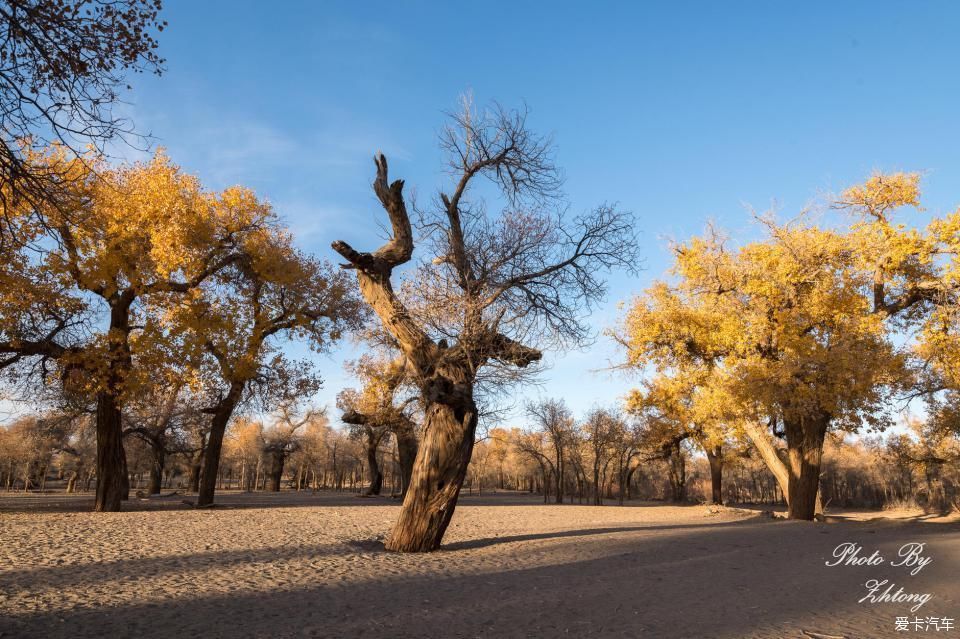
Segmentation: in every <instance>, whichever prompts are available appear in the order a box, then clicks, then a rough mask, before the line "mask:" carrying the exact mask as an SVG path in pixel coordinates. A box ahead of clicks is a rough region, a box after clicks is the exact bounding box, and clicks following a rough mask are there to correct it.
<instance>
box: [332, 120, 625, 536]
mask: <svg viewBox="0 0 960 639" xmlns="http://www.w3.org/2000/svg"><path fill="white" fill-rule="evenodd" d="M526 120H527V113H526V112H525V111H515V110H505V109H503V108H501V107H500V106H498V105H493V107H492V108H491V109H489V110H488V111H485V112H483V113H477V112H475V111H474V110H473V109H472V108H471V107H470V106H469V105H467V106H466V108H464V110H463V111H462V112H460V113H457V114H453V115H452V116H451V122H450V124H449V126H447V127H446V128H445V129H444V131H443V132H442V133H441V137H440V143H441V147H442V149H443V150H444V151H445V152H446V154H447V156H448V160H449V165H448V169H449V171H450V173H451V174H452V177H453V181H452V184H451V186H450V188H449V189H444V190H441V191H440V193H439V194H438V196H437V198H436V199H434V200H433V201H431V202H430V204H429V205H427V206H424V207H422V208H420V207H414V209H415V211H416V212H417V213H418V222H419V227H420V230H422V231H423V235H424V238H425V244H426V248H427V250H428V252H429V256H428V257H427V259H425V260H423V261H421V262H420V263H419V264H418V265H417V268H416V270H415V273H414V275H415V276H414V277H412V278H410V279H409V280H408V281H406V282H405V286H404V287H403V288H401V289H400V290H399V291H398V290H395V289H394V287H393V282H392V275H393V271H394V269H396V268H397V267H400V266H401V265H404V264H406V263H408V262H410V261H411V258H412V256H413V250H414V239H413V229H412V225H411V221H410V216H409V214H408V211H407V205H406V202H405V200H404V196H403V185H404V183H403V180H396V181H394V182H392V183H391V182H390V181H389V180H388V178H387V159H386V157H384V156H383V155H382V154H381V155H378V156H377V157H376V158H375V162H376V167H377V175H376V179H375V180H374V183H373V188H374V191H375V193H376V195H377V197H378V198H379V200H380V202H381V204H382V205H383V208H384V209H385V210H386V212H387V215H388V216H389V219H390V224H391V227H392V237H391V238H390V239H389V241H387V243H386V244H384V245H383V246H382V247H380V248H379V249H378V250H376V251H374V252H372V253H364V252H360V251H357V250H356V249H354V248H353V247H351V246H350V245H349V244H347V243H346V242H343V241H337V242H334V243H333V248H334V250H336V251H337V252H338V253H339V254H340V255H342V256H343V257H344V258H345V259H346V260H347V264H346V265H345V266H346V267H347V268H352V269H356V272H357V279H358V281H359V285H360V290H361V292H362V294H363V296H364V298H365V299H366V301H367V303H368V304H369V305H370V306H371V307H372V308H373V310H374V312H376V314H377V315H378V316H379V318H380V320H381V322H382V323H383V326H384V328H385V329H386V331H387V332H388V333H390V334H391V335H392V336H393V338H394V339H395V340H396V342H397V344H398V345H399V347H400V350H401V351H402V352H403V354H404V356H405V357H406V359H407V362H408V366H409V368H410V370H411V375H412V378H413V380H414V382H415V383H416V385H417V386H418V387H419V392H420V394H421V401H422V403H423V407H424V425H423V440H422V441H421V444H420V450H419V452H418V454H417V458H416V461H415V463H414V470H413V478H412V480H411V484H410V488H409V489H408V491H407V495H406V498H405V499H404V502H403V507H402V508H401V511H400V516H399V518H398V520H397V522H396V524H395V525H394V528H393V531H392V532H391V534H390V538H389V540H388V541H387V544H386V546H387V548H388V549H390V550H397V551H413V552H417V551H431V550H435V549H436V548H438V547H439V545H440V542H441V540H442V539H443V533H444V531H445V530H446V528H447V526H448V524H449V523H450V519H451V517H452V516H453V511H454V508H455V506H456V503H457V497H458V495H459V492H460V487H461V485H462V483H463V480H464V477H465V475H466V471H467V465H468V464H469V462H470V455H471V452H472V450H473V443H474V434H475V431H476V428H477V419H478V403H477V400H478V397H477V394H476V391H477V388H478V387H477V385H478V382H481V381H483V379H490V378H489V377H486V378H484V377H483V375H484V373H482V372H481V371H482V370H483V369H486V371H485V374H486V375H489V371H490V370H491V369H492V370H495V371H502V372H504V373H512V372H514V371H517V370H520V371H524V370H526V371H528V372H529V371H531V370H533V371H535V370H536V367H535V366H531V365H534V364H535V363H536V362H539V361H540V360H541V358H542V352H541V351H542V350H543V349H544V348H546V347H552V346H569V345H579V344H583V343H584V342H585V341H586V340H588V339H589V337H590V329H589V326H588V325H587V324H586V322H585V317H584V315H585V312H586V311H589V310H590V309H591V307H592V306H593V305H594V304H595V303H596V302H597V301H599V300H600V299H601V297H602V295H603V294H604V292H605V290H606V286H605V283H604V281H603V279H602V274H603V273H604V272H605V271H608V270H610V269H612V268H615V267H623V268H626V269H627V270H631V271H632V270H634V269H635V268H636V266H637V247H636V241H635V237H634V231H633V219H632V216H631V215H629V214H627V213H624V212H621V211H619V210H618V209H617V208H615V207H613V206H606V205H604V206H600V207H598V208H596V209H595V210H593V211H591V212H589V213H586V214H583V215H576V216H572V215H569V214H568V212H567V207H566V206H565V205H564V203H563V197H562V194H561V191H560V187H561V184H562V180H561V176H560V173H559V171H558V169H557V167H556V165H555V164H554V158H553V152H552V144H551V141H550V140H549V139H548V138H544V137H541V136H538V135H535V134H534V133H532V132H531V131H530V130H529V129H528V128H527V122H526ZM484 180H487V182H488V186H489V185H492V186H493V187H494V188H493V189H489V188H488V189H487V191H488V192H494V193H498V194H499V196H500V198H501V199H500V203H501V207H500V210H499V213H495V212H492V211H491V208H492V207H493V206H494V205H495V202H494V201H491V200H490V199H489V198H486V197H484V194H483V189H482V188H481V184H482V182H483V181H484Z"/></svg>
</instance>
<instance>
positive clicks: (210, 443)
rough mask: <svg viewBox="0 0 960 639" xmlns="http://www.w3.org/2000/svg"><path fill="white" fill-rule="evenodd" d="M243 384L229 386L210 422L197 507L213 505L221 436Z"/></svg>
mask: <svg viewBox="0 0 960 639" xmlns="http://www.w3.org/2000/svg"><path fill="white" fill-rule="evenodd" d="M244 387H245V383H244V382H242V381H235V382H233V383H231V384H230V390H229V391H228V392H227V394H226V396H225V397H224V398H223V399H221V400H220V403H219V404H218V405H217V408H216V411H215V412H214V414H213V419H212V420H211V421H210V434H209V435H208V436H207V445H206V452H205V453H204V459H203V465H204V468H203V478H202V479H201V481H200V486H199V490H198V494H197V505H198V506H209V505H211V504H213V495H214V492H215V491H216V488H217V483H216V482H217V473H218V472H219V470H220V455H221V454H222V451H223V435H224V433H225V432H226V431H227V424H229V423H230V418H231V417H233V411H234V410H235V409H236V407H237V404H239V403H240V398H241V397H242V396H243V389H244Z"/></svg>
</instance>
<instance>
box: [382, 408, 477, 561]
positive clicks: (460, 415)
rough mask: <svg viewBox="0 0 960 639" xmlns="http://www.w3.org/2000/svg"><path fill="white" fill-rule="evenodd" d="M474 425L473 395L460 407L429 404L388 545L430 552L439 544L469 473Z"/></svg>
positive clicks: (475, 420)
mask: <svg viewBox="0 0 960 639" xmlns="http://www.w3.org/2000/svg"><path fill="white" fill-rule="evenodd" d="M476 428H477V409H476V405H475V404H473V401H472V399H470V400H469V403H468V405H467V406H466V407H465V408H464V409H460V410H458V409H456V408H455V407H454V406H450V405H447V404H441V403H431V404H429V405H428V406H427V410H426V419H425V421H424V438H423V443H422V444H421V445H420V450H419V451H418V453H417V457H416V461H415V462H414V467H413V477H412V479H411V482H410V488H409V489H408V490H407V495H406V497H405V498H404V500H403V506H402V507H401V509H400V516H399V518H398V519H397V522H396V524H395V525H394V527H393V531H392V532H391V533H390V538H389V539H388V540H387V543H386V547H387V549H388V550H395V551H401V552H428V551H432V550H436V549H437V548H439V547H440V541H441V540H442V539H443V534H444V532H445V531H446V530H447V526H448V525H449V524H450V519H451V518H452V517H453V511H454V508H456V505H457V498H458V497H459V495H460V487H461V486H462V485H463V480H464V478H465V477H466V474H467V466H468V465H469V463H470V455H471V454H472V452H473V438H474V433H475V431H476Z"/></svg>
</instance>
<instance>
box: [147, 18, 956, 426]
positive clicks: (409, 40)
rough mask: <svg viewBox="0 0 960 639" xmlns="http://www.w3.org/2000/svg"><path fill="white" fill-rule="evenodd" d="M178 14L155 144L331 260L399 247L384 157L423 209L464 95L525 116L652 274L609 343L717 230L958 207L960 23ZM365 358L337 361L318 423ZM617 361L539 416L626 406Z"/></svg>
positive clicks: (576, 188) (546, 390) (575, 202)
mask: <svg viewBox="0 0 960 639" xmlns="http://www.w3.org/2000/svg"><path fill="white" fill-rule="evenodd" d="M165 4H166V7H165V10H164V13H165V17H166V19H167V20H168V21H169V27H168V28H167V29H166V30H165V31H164V32H163V34H162V36H161V39H160V46H161V52H162V55H163V56H164V57H165V58H166V59H167V72H166V73H165V74H164V75H163V76H162V77H160V78H154V77H137V78H134V82H133V84H134V92H133V93H132V94H131V96H130V99H131V104H130V105H129V107H128V108H129V111H130V113H131V114H132V116H133V117H134V119H135V121H136V123H137V125H138V127H139V128H140V129H141V130H145V131H148V132H150V133H152V134H153V136H154V137H155V140H156V142H157V143H158V144H160V145H162V146H164V147H166V148H167V150H168V153H169V154H170V155H171V156H172V157H173V159H174V160H175V161H177V162H178V163H179V164H181V165H182V166H183V167H185V168H186V169H187V170H189V171H191V172H194V173H197V174H198V175H200V176H201V178H202V179H203V180H204V182H205V183H206V184H207V185H208V186H209V187H211V188H222V187H225V186H228V185H231V184H245V185H248V186H251V187H253V188H255V189H256V190H257V191H258V193H259V194H260V195H261V196H263V197H265V198H267V199H269V200H270V201H271V202H272V203H273V204H274V205H275V207H276V208H277V210H278V212H279V213H280V214H281V215H282V216H284V218H285V219H286V220H287V222H288V223H289V224H290V226H291V227H292V228H293V229H294V231H295V232H296V233H297V237H298V242H299V243H300V244H301V246H303V247H304V248H306V249H308V250H310V251H312V252H314V253H316V254H317V255H319V256H322V257H326V258H329V259H334V258H335V257H336V256H335V255H334V254H333V252H332V251H331V250H330V248H329V244H330V242H331V241H332V240H334V239H345V240H347V241H349V242H351V243H352V244H353V245H354V246H356V247H358V248H371V249H372V248H375V247H376V246H378V245H379V243H380V241H381V240H380V238H379V236H378V233H377V228H376V222H377V220H378V219H381V217H382V211H381V210H380V209H379V206H378V205H377V202H376V200H375V199H374V197H373V194H372V192H371V190H370V186H369V185H370V181H371V178H372V169H373V163H372V161H371V157H372V155H373V153H374V152H375V151H377V150H383V151H384V152H385V153H386V154H387V156H388V157H389V159H390V160H391V173H392V175H394V176H396V177H403V178H405V179H406V180H407V184H408V190H409V189H411V188H415V189H416V190H417V191H418V192H419V193H420V194H422V195H423V196H426V195H429V194H431V193H432V192H434V191H435V189H436V188H437V187H438V186H439V185H441V184H443V180H444V177H445V176H444V174H443V173H442V157H441V155H440V151H439V149H438V148H437V144H436V131H437V130H438V128H439V127H440V126H441V125H442V124H443V111H444V110H448V109H451V108H454V107H455V105H456V102H457V98H458V96H459V95H460V94H461V93H463V92H465V91H472V93H473V95H474V97H475V100H476V101H477V102H478V103H479V104H481V105H482V104H483V103H485V102H487V101H489V100H491V99H496V100H498V101H500V102H501V103H503V104H505V105H508V106H513V105H520V104H522V103H523V102H526V103H527V104H528V105H529V107H530V108H531V109H532V115H531V118H530V123H531V125H532V127H533V128H535V129H536V130H538V131H540V132H545V133H552V134H553V135H554V136H555V140H556V144H557V157H558V161H559V163H560V165H561V166H562V167H563V169H564V171H565V174H566V176H567V182H566V192H567V193H568V195H569V198H570V201H571V204H572V207H573V209H574V210H583V209H588V208H591V207H593V206H596V205H597V204H600V203H602V202H618V203H619V204H620V206H621V207H623V208H626V209H629V210H632V211H633V212H634V213H635V214H636V216H637V219H638V223H639V227H640V230H641V231H642V237H641V244H642V246H641V249H642V253H643V254H644V255H645V256H646V262H645V270H644V272H643V273H642V274H641V275H640V277H625V276H615V277H613V278H612V280H611V291H610V296H609V299H608V301H607V303H606V304H605V305H604V306H603V307H602V308H600V309H599V310H598V311H597V312H596V313H595V315H594V316H593V317H592V320H591V321H592V322H593V325H594V326H595V328H596V329H597V330H598V331H600V330H602V329H603V328H604V327H607V326H610V325H611V324H612V323H613V322H614V321H615V319H616V317H617V314H618V311H617V307H616V304H617V302H618V301H619V300H625V299H628V298H629V296H630V295H631V294H632V293H635V292H639V291H641V290H642V289H643V288H645V287H646V286H647V285H648V284H649V283H650V281H651V280H652V279H653V278H655V277H658V276H660V275H661V274H662V273H663V271H664V270H665V269H666V268H667V266H668V263H669V261H668V258H669V256H668V254H667V251H666V242H667V239H668V238H678V239H682V238H686V237H689V236H690V235H691V234H694V233H697V232H699V231H700V230H701V229H702V228H703V225H704V223H705V221H706V220H708V219H712V220H715V221H717V222H718V223H719V224H720V225H721V226H723V227H725V228H726V229H727V230H728V231H729V232H730V233H731V234H732V235H733V236H734V237H735V238H738V239H739V238H749V237H751V236H754V235H756V234H757V232H758V231H757V229H756V228H755V227H754V226H753V225H752V224H751V222H750V215H749V213H748V209H747V206H753V207H755V208H757V209H766V208H768V207H770V206H771V205H772V204H773V203H774V202H776V205H777V206H778V207H779V208H780V209H781V210H782V211H783V212H784V214H789V213H792V212H795V211H797V210H798V209H799V208H801V207H803V206H805V205H808V204H810V203H811V202H815V201H817V200H818V199H822V198H823V197H824V195H825V194H827V193H830V192H836V191H839V190H840V189H842V188H844V187H845V186H847V185H849V184H851V183H854V182H856V181H858V180H861V179H863V178H864V177H866V176H867V175H868V174H869V173H870V172H871V171H872V170H874V169H882V170H897V169H906V170H922V171H925V173H926V177H925V198H924V199H925V203H926V206H927V208H928V210H929V213H931V214H936V213H938V212H942V211H946V210H950V209H952V208H954V207H955V206H956V205H957V204H958V203H960V188H957V185H960V154H958V152H957V151H958V149H960V126H958V120H957V110H958V109H957V105H958V104H960V74H958V73H957V68H958V66H957V63H958V62H960V40H958V39H957V38H956V37H955V34H956V31H957V27H958V26H960V5H958V4H955V3H949V2H917V3H893V2H890V3H883V2H860V3H858V2H844V3H794V4H792V5H788V4H787V3H771V2H753V3H750V2H737V3H721V2H711V3H707V2H703V3H667V2H662V3H657V4H653V3H638V2H631V3H627V2H623V3H585V2H580V3H562V2H553V3H549V4H548V3H535V2H526V3H520V2H483V3H473V4H461V5H460V6H459V7H455V6H454V5H453V3H440V2H435V3H427V2H373V1H368V2H362V3H360V2H293V1H283V2H272V3H265V2H244V1H239V0H230V1H226V0H216V1H207V2H202V3H200V2H190V1H188V0H167V1H166V2H165ZM354 355H355V353H353V352H351V349H350V348H349V347H347V348H343V349H340V350H338V351H336V352H335V353H334V354H333V355H332V356H330V357H327V358H321V360H320V361H319V367H320V369H321V371H322V372H323V374H324V376H325V378H326V379H327V383H326V388H325V390H324V391H323V392H321V394H320V395H319V396H318V397H317V401H318V402H319V403H320V404H323V403H331V404H332V400H333V398H334V396H335V395H336V393H337V391H339V390H340V389H341V388H342V387H343V386H344V385H345V384H349V383H350V382H349V379H348V378H346V377H345V376H344V373H343V370H342V362H343V360H344V359H345V358H349V357H352V356H354ZM616 357H617V355H616V351H615V349H614V348H613V347H612V345H611V344H609V343H608V342H607V341H606V340H604V339H603V338H601V339H600V341H599V342H598V343H597V345H596V346H595V347H594V348H593V349H591V350H589V351H587V352H574V353H567V354H561V353H548V354H547V359H548V361H549V362H550V364H551V369H550V370H549V371H547V373H546V374H545V376H544V384H543V386H542V388H537V389H530V391H529V394H530V396H536V395H538V394H541V393H543V394H548V395H552V396H560V397H563V398H565V399H566V400H567V402H568V403H569V404H570V405H571V406H572V407H573V408H574V409H575V411H577V412H578V413H579V414H582V413H583V412H584V411H586V410H587V409H588V408H589V407H591V406H592V405H594V404H612V403H615V402H616V401H617V399H618V397H619V396H620V395H622V394H623V393H624V392H625V390H626V389H627V388H629V387H630V386H631V385H633V384H634V383H635V381H634V380H628V379H624V378H623V377H622V376H619V375H611V374H610V373H603V372H597V373H594V372H591V371H592V370H596V369H601V368H603V367H605V366H606V365H607V364H608V361H609V360H610V359H611V358H616ZM521 421H522V419H521V418H520V417H519V415H518V416H517V417H516V418H515V419H513V420H512V422H514V423H519V422H521Z"/></svg>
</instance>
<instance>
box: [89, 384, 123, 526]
mask: <svg viewBox="0 0 960 639" xmlns="http://www.w3.org/2000/svg"><path fill="white" fill-rule="evenodd" d="M125 469H126V463H125V461H124V454H123V426H122V424H121V421H120V406H119V403H118V401H117V398H116V396H115V395H114V394H113V393H111V392H109V391H101V392H100V393H98V394H97V496H96V502H95V503H94V510H95V511H98V512H118V511H119V510H120V502H121V500H122V499H123V484H124V482H123V476H124V472H125Z"/></svg>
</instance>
